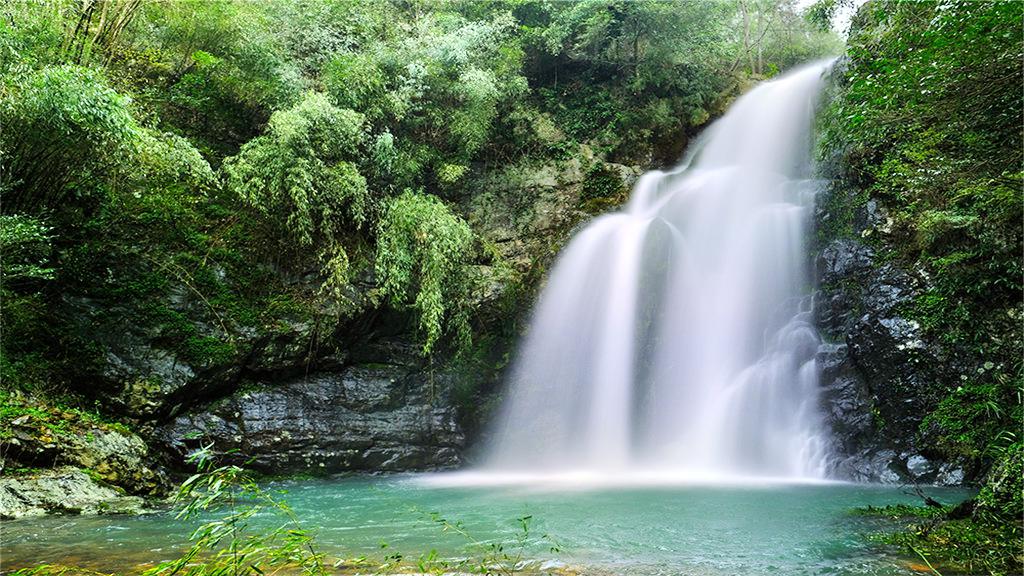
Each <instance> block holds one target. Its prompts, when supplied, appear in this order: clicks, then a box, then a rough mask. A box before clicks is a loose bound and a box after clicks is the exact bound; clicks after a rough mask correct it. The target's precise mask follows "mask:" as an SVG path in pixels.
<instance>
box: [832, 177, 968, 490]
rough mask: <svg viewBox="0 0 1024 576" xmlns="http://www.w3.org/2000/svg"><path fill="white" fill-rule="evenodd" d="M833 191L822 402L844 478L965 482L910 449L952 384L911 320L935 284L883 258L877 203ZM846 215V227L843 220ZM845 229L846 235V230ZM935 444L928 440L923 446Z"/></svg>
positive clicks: (883, 217)
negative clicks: (938, 396) (873, 241)
mask: <svg viewBox="0 0 1024 576" xmlns="http://www.w3.org/2000/svg"><path fill="white" fill-rule="evenodd" d="M857 197H858V196H857V194H853V193H851V192H850V191H848V190H844V189H841V188H836V187H835V186H833V187H832V188H830V189H827V190H826V191H825V192H823V193H822V196H820V197H819V199H818V207H817V209H816V221H817V225H818V228H819V231H821V233H819V235H818V238H817V241H818V255H817V258H816V269H817V280H818V286H819V290H818V292H817V293H816V295H815V299H814V302H815V321H816V323H817V326H818V328H819V330H820V331H821V334H822V337H823V339H824V340H825V342H826V343H825V344H823V345H822V346H821V348H820V349H819V352H818V359H819V363H820V365H821V367H822V401H823V403H824V407H825V414H826V417H827V420H828V423H829V424H830V426H831V428H832V431H833V437H834V446H835V451H836V455H837V459H836V463H835V469H834V474H835V475H837V476H840V477H845V478H849V479H853V480H859V481H876V482H919V483H931V482H937V483H944V484H958V483H961V482H963V481H964V480H965V479H966V476H965V474H964V473H963V471H962V470H960V471H959V474H957V473H955V472H954V470H957V468H955V467H952V468H951V467H949V466H947V463H944V462H942V461H941V459H937V458H938V455H935V454H930V453H929V454H915V453H908V452H907V448H908V447H912V446H915V445H917V444H918V443H919V442H920V440H921V434H922V433H921V430H920V429H921V422H922V420H923V419H924V417H925V416H926V415H927V414H928V413H929V411H930V409H931V408H932V407H933V406H934V402H935V399H934V398H933V397H932V395H933V394H934V390H936V389H941V387H942V386H941V384H939V383H941V382H943V379H944V378H945V379H948V378H949V376H948V375H949V374H950V373H955V371H954V370H949V366H948V365H947V364H945V363H944V361H945V359H944V358H943V354H942V351H941V348H940V347H939V346H938V345H936V344H935V343H932V342H929V341H928V339H927V338H926V337H925V336H924V334H923V331H922V329H921V326H920V325H919V324H918V323H917V322H916V321H914V320H913V319H911V318H908V317H907V316H906V311H907V310H909V309H911V308H912V304H913V303H914V301H915V300H916V299H917V298H918V297H919V296H920V295H921V294H922V293H923V292H924V290H925V289H926V288H927V278H923V277H920V276H919V275H915V274H911V273H909V272H908V271H906V270H903V269H901V268H900V267H899V266H897V265H896V264H895V263H892V262H882V261H881V260H882V258H881V257H880V256H879V254H878V253H877V251H876V249H874V248H872V247H871V246H869V245H868V244H867V243H866V242H865V241H863V240H861V238H866V237H869V236H871V235H872V234H873V233H878V234H885V233H886V227H887V226H889V225H890V224H891V222H890V220H889V217H888V214H887V212H886V211H885V209H884V208H883V207H881V205H880V204H879V203H878V202H877V201H872V200H869V201H867V202H863V201H858V200H857ZM840 214H842V215H843V217H844V218H845V221H846V226H849V228H846V229H845V230H843V229H841V228H842V227H839V226H837V225H836V223H835V221H834V220H835V219H836V218H838V216H839V215H840ZM837 231H841V232H842V233H837ZM921 444H922V445H927V444H928V443H927V442H921Z"/></svg>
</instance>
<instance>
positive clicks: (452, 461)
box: [160, 364, 464, 473]
mask: <svg viewBox="0 0 1024 576" xmlns="http://www.w3.org/2000/svg"><path fill="white" fill-rule="evenodd" d="M432 384H434V385H435V386H436V387H432ZM252 385H253V386H255V387H256V388H255V389H251V390H249V391H246V392H242V393H240V394H236V395H234V396H231V397H228V398H226V399H224V400H221V401H218V402H215V403H213V404H211V405H210V406H208V407H207V408H205V409H203V410H201V411H198V412H195V413H192V414H188V415H183V416H179V417H178V418H177V419H175V420H174V421H173V422H172V423H171V424H169V425H168V426H166V427H165V428H163V429H162V430H161V432H160V435H161V436H162V437H163V438H164V439H165V441H166V442H167V444H168V445H169V446H172V447H173V448H174V449H175V450H176V451H177V452H179V453H180V454H184V453H185V452H187V451H188V449H189V448H190V447H194V446H196V445H197V443H207V442H212V443H213V444H214V446H215V449H216V450H217V451H218V452H221V451H237V452H236V454H237V456H229V457H227V459H228V460H232V459H235V460H238V461H239V462H240V463H241V462H245V463H247V465H248V466H251V467H253V468H256V469H258V470H261V471H263V472H267V473H289V472H317V471H321V472H336V471H339V470H363V471H401V470H422V469H433V468H444V467H450V466H454V465H456V464H458V462H459V450H460V449H461V448H462V446H463V444H464V438H463V435H462V433H461V431H460V428H459V425H458V422H457V419H456V412H455V409H454V408H453V407H452V406H451V403H450V402H449V399H448V398H447V397H446V396H444V395H439V394H438V390H441V389H444V386H443V383H441V382H434V383H432V382H431V379H430V378H429V376H427V375H426V374H424V373H422V372H418V371H416V368H415V367H411V366H402V365H383V364H382V365H374V364H357V365H353V366H349V367H347V368H345V369H343V370H341V371H338V372H321V373H316V374H312V375H310V376H299V377H295V378H292V379H289V380H287V381H284V382H277V383H274V384H273V385H270V384H269V383H258V382H257V383H253V384H252Z"/></svg>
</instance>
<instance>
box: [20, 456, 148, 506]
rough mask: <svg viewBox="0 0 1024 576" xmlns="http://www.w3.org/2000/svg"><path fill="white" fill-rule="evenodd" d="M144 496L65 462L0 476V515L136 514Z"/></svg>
mask: <svg viewBox="0 0 1024 576" xmlns="http://www.w3.org/2000/svg"><path fill="white" fill-rule="evenodd" d="M142 511H143V500H142V498H140V497H138V496H126V495H125V494H124V493H123V492H121V491H118V490H116V489H115V488H112V487H110V486H106V485H104V484H101V483H99V482H97V481H96V480H94V479H93V478H92V477H91V476H90V475H89V474H86V473H85V472H83V471H82V470H79V469H77V468H73V467H69V466H65V467H59V468H51V469H48V470H43V471H40V472H39V473H36V474H30V475H21V476H3V477H0V518H2V519H13V518H23V517H26V516H42V515H44V514H48V513H65V514H69V513H70V514H138V513H140V512H142Z"/></svg>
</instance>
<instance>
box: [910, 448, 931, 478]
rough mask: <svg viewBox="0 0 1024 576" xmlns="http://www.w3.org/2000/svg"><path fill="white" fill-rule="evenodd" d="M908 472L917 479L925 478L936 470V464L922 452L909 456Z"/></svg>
mask: <svg viewBox="0 0 1024 576" xmlns="http://www.w3.org/2000/svg"><path fill="white" fill-rule="evenodd" d="M907 472H909V473H910V475H911V476H913V477H914V478H916V479H920V478H924V477H925V476H928V475H931V474H933V473H934V472H935V466H934V465H932V463H931V462H929V461H928V459H927V458H925V457H924V456H921V455H920V454H914V455H912V456H910V457H908V458H907Z"/></svg>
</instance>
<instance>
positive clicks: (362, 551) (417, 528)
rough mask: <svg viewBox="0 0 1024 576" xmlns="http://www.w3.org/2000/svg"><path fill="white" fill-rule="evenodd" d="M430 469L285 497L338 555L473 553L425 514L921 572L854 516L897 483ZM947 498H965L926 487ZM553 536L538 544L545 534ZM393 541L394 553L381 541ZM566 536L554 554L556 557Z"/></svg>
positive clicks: (710, 560) (747, 559)
mask: <svg viewBox="0 0 1024 576" xmlns="http://www.w3.org/2000/svg"><path fill="white" fill-rule="evenodd" d="M446 483H447V482H442V483H440V484H441V485H438V483H436V482H435V483H433V484H431V483H425V482H423V477H415V476H393V477H384V478H348V479H340V480H309V481H289V482H282V483H277V484H274V485H273V487H274V488H281V489H286V490H287V491H288V495H287V497H286V498H287V500H288V502H289V503H290V504H291V505H292V506H293V507H294V509H295V511H296V512H297V514H298V515H299V517H300V518H302V519H303V520H304V521H305V523H306V525H307V527H310V528H314V529H315V530H316V532H317V533H318V541H319V545H320V547H321V548H322V549H323V550H324V551H325V552H327V553H328V554H329V555H331V556H336V557H355V556H361V555H366V556H368V557H371V558H381V557H383V556H385V555H386V554H390V553H393V552H396V551H397V552H401V553H403V554H404V555H405V556H406V557H407V558H409V559H411V560H413V561H415V559H416V558H417V557H418V556H419V555H420V554H423V553H426V552H428V551H429V550H431V549H436V550H438V552H439V554H440V555H441V556H443V557H448V558H452V557H459V556H465V555H471V554H474V553H478V552H479V550H477V549H476V548H475V547H474V546H473V545H471V544H469V543H468V542H467V541H466V539H465V538H464V537H462V536H460V535H458V534H453V533H451V532H444V531H443V530H442V528H441V526H439V525H438V524H437V523H435V522H433V521H432V520H431V519H430V517H429V513H430V512H435V511H436V512H440V513H441V514H442V515H443V516H444V517H445V518H447V519H449V520H451V521H453V522H454V521H461V522H462V523H463V524H464V526H465V528H466V530H467V531H468V532H469V533H470V535H471V536H472V537H473V538H475V539H477V540H479V541H481V542H483V543H489V542H502V541H504V542H506V543H509V542H512V541H513V540H514V538H515V535H516V532H517V530H518V523H517V521H516V519H517V518H519V517H522V516H527V515H532V516H533V520H532V523H531V530H530V537H531V542H530V545H529V548H528V550H527V551H526V552H527V553H526V555H527V556H528V557H530V558H532V559H534V560H537V561H538V563H539V562H544V561H548V562H553V563H561V564H564V565H567V566H570V567H574V568H579V569H582V570H583V572H584V573H588V574H590V573H594V574H629V575H638V576H652V575H685V576H690V575H693V576H698V575H699V576H735V575H739V574H743V575H762V574H763V575H769V574H771V575H776V574H783V575H797V576H799V575H807V576H812V575H813V576H821V575H844V576H854V575H857V576H867V575H871V576H890V575H902V574H913V573H915V572H914V571H913V570H911V569H910V568H908V563H907V562H906V561H905V560H903V559H901V558H900V557H898V556H896V555H895V554H894V553H893V552H892V551H887V550H884V549H880V548H879V547H877V546H876V545H874V544H871V543H869V542H868V541H867V540H866V539H865V535H866V534H867V533H870V532H874V531H878V530H880V529H883V528H884V523H881V522H880V521H878V520H873V519H869V518H863V517H859V516H856V515H852V514H850V513H849V510H850V509H851V508H854V507H859V506H867V505H873V506H882V505H885V504H895V503H900V502H906V503H914V502H916V501H917V498H916V497H914V496H911V495H909V494H906V493H905V491H904V490H901V489H899V488H894V487H879V486H865V485H853V484H788V485H779V484H775V485H773V484H760V485H754V484H751V485H732V486H701V485H662V486H659V485H657V484H649V485H645V486H639V487H629V486H625V485H601V484H599V483H598V484H589V485H588V486H589V487H585V488H584V487H573V486H571V485H569V484H566V483H563V484H548V485H537V484H532V485H491V486H475V487H474V486H467V485H461V486H451V485H444V484H446ZM928 492H929V493H930V494H931V495H933V496H934V497H936V498H938V499H939V500H941V501H943V502H946V503H954V502H958V501H960V500H962V499H964V498H966V497H968V496H969V495H970V494H969V493H968V492H967V491H964V490H954V489H931V490H928ZM193 526H194V525H193V524H188V523H183V522H181V521H177V520H174V518H173V516H171V515H169V514H166V513H164V514H154V515H148V516H141V517H124V516H122V517H118V516H106V517H50V518H43V519H35V520H20V521H13V522H5V523H4V526H3V536H2V538H3V540H2V541H3V550H2V556H3V568H4V570H9V569H13V568H16V567H19V566H24V565H26V564H31V563H37V562H60V563H76V564H79V565H87V566H90V567H93V568H99V569H104V570H110V571H114V570H122V571H125V570H131V569H133V568H138V567H139V566H141V565H144V564H145V563H147V562H153V561H159V560H166V559H170V558H173V557H175V554H177V553H178V552H179V551H180V550H181V548H182V547H183V546H184V544H185V542H186V540H187V537H188V533H189V531H190V529H191V528H192V527H193ZM543 535H549V537H550V538H548V539H542V538H541V536H543ZM382 543H387V544H388V548H387V549H386V550H382V549H381V544H382ZM552 543H557V547H558V548H560V550H559V551H558V552H552V551H551V549H550V548H551V546H552Z"/></svg>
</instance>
